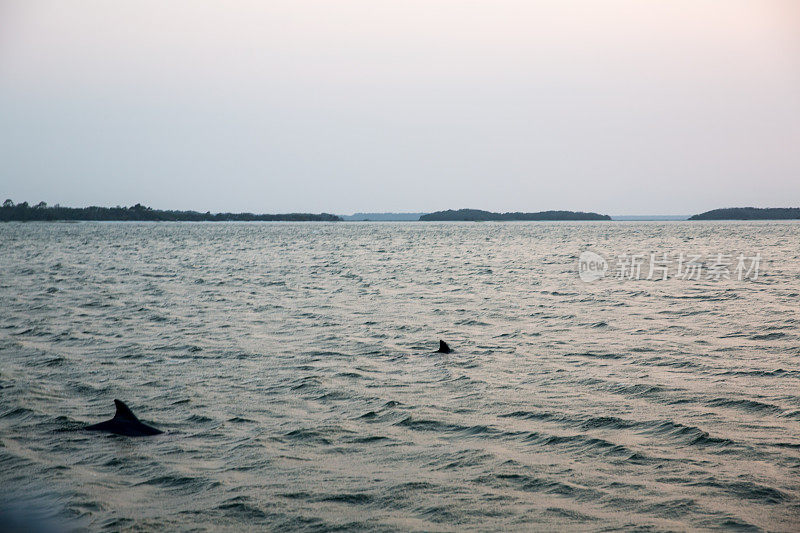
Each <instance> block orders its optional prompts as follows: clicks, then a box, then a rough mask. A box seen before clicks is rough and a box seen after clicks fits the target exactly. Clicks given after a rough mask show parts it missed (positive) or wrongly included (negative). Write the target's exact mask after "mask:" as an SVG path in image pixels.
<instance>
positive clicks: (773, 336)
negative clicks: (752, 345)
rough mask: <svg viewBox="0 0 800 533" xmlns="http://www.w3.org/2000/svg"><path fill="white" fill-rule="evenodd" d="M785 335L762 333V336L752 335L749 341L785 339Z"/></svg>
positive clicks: (776, 332) (774, 332)
mask: <svg viewBox="0 0 800 533" xmlns="http://www.w3.org/2000/svg"><path fill="white" fill-rule="evenodd" d="M785 336H786V333H781V332H780V331H773V332H772V333H764V334H763V335H752V336H751V337H750V340H754V341H771V340H775V339H780V338H782V337H785Z"/></svg>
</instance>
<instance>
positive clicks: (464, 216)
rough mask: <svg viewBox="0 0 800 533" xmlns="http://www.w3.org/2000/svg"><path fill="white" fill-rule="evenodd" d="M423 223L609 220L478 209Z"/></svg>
mask: <svg viewBox="0 0 800 533" xmlns="http://www.w3.org/2000/svg"><path fill="white" fill-rule="evenodd" d="M419 219H420V220H423V221H458V220H466V221H489V220H500V221H502V220H509V221H510V220H611V217H610V216H608V215H600V214H597V213H584V212H581V211H540V212H537V213H520V212H516V213H492V212H491V211H482V210H480V209H458V210H453V209H448V210H447V211H436V212H435V213H428V214H427V215H422V216H421V217H419Z"/></svg>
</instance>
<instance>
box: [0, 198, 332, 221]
mask: <svg viewBox="0 0 800 533" xmlns="http://www.w3.org/2000/svg"><path fill="white" fill-rule="evenodd" d="M57 220H59V221H60V220H74V221H79V220H96V221H153V222H230V221H236V222H284V221H285V222H307V221H310V222H335V221H339V220H341V219H340V218H339V217H338V216H336V215H330V214H328V213H320V214H318V215H314V214H311V213H286V214H278V215H256V214H253V213H211V212H205V213H200V212H197V211H174V210H161V209H153V208H150V207H146V206H143V205H141V204H136V205H134V206H131V207H119V206H117V207H96V206H91V207H61V206H59V205H55V206H52V207H50V206H48V205H47V204H45V203H44V202H39V203H38V204H36V205H34V206H30V205H28V202H22V203H21V204H15V203H14V202H12V201H11V200H6V201H5V202H4V203H3V206H2V207H0V222H12V221H17V222H28V221H57Z"/></svg>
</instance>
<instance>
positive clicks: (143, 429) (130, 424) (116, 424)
mask: <svg viewBox="0 0 800 533" xmlns="http://www.w3.org/2000/svg"><path fill="white" fill-rule="evenodd" d="M114 405H115V406H116V408H117V412H116V413H115V414H114V418H112V419H111V420H106V421H105V422H100V423H99V424H92V425H91V426H86V429H87V430H88V431H105V432H107V433H114V434H116V435H125V436H127V437H145V436H149V435H158V434H160V433H163V431H161V430H160V429H156V428H154V427H152V426H148V425H147V424H145V423H143V422H140V421H139V419H138V418H136V415H134V414H133V411H131V410H130V408H129V407H128V406H127V405H125V403H124V402H122V401H120V400H114Z"/></svg>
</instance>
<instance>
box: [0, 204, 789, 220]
mask: <svg viewBox="0 0 800 533" xmlns="http://www.w3.org/2000/svg"><path fill="white" fill-rule="evenodd" d="M361 215H363V216H361V217H359V216H357V215H350V216H346V215H343V216H339V215H332V214H329V213H319V214H313V213H284V214H253V213H211V212H210V211H206V212H205V213H201V212H199V211H178V210H162V209H153V208H151V207H147V206H144V205H142V204H136V205H133V206H130V207H121V206H117V207H97V206H90V207H62V206H60V205H58V204H56V205H53V206H48V205H47V204H46V203H45V202H39V203H38V204H35V205H29V204H28V202H22V203H19V204H15V203H14V202H13V201H12V200H6V201H5V202H3V205H2V207H0V222H12V221H16V222H29V221H44V222H46V221H110V222H113V221H131V222H133V221H145V222H147V221H150V222H282V221H283V222H339V221H342V220H370V219H372V220H381V219H383V220H420V221H423V222H425V221H443V222H446V221H453V222H456V221H466V222H482V221H487V222H488V221H537V220H538V221H557V220H564V221H570V220H597V221H602V220H611V217H610V216H608V215H601V214H598V213H591V212H589V213H587V212H582V211H538V212H534V213H522V212H510V213H493V212H491V211H483V210H481V209H457V210H454V209H448V210H446V211H436V212H433V213H424V214H418V215H419V216H418V218H417V217H403V218H396V216H397V215H411V213H400V214H397V213H384V214H383V215H395V217H388V216H385V217H383V218H382V217H381V216H380V215H381V214H380V213H370V214H363V213H362V214H361ZM414 215H417V214H416V213H415V214H414ZM797 219H800V208H798V207H776V208H757V207H732V208H726V209H714V210H712V211H706V212H705V213H700V214H698V215H693V216H691V217H690V218H689V220H797Z"/></svg>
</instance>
